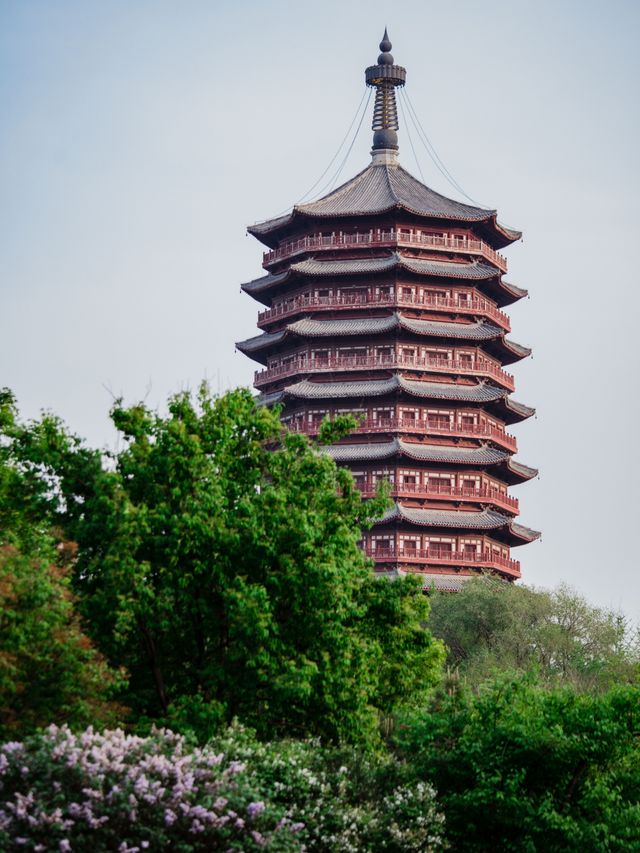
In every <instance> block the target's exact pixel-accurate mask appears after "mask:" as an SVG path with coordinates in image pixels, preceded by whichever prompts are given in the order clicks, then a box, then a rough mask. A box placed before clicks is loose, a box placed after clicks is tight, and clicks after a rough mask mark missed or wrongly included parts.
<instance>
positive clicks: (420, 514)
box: [378, 503, 540, 542]
mask: <svg viewBox="0 0 640 853" xmlns="http://www.w3.org/2000/svg"><path fill="white" fill-rule="evenodd" d="M395 520H398V521H408V522H410V523H411V524H418V525H420V526H424V527H436V528H439V527H453V528H456V527H457V528H464V529H466V530H499V529H501V528H502V529H506V530H508V531H509V532H510V533H511V534H512V536H513V537H514V538H515V539H519V540H520V541H521V542H533V540H534V539H538V537H539V536H540V533H539V531H537V530H532V529H531V528H530V527H525V526H524V525H522V524H516V522H514V521H513V519H512V518H511V517H510V516H508V515H503V514H502V513H501V512H496V510H493V509H483V510H481V511H479V512H467V511H465V510H440V509H420V508H418V507H408V506H403V505H402V504H400V503H396V504H394V506H393V507H392V508H391V509H390V510H388V511H387V512H386V513H385V514H384V515H383V516H382V518H381V519H380V521H379V522H378V523H380V524H383V523H384V522H387V521H395Z"/></svg>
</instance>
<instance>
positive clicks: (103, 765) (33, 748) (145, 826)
mask: <svg viewBox="0 0 640 853" xmlns="http://www.w3.org/2000/svg"><path fill="white" fill-rule="evenodd" d="M303 828H304V826H303V824H302V823H301V822H296V821H294V820H291V819H290V817H289V816H288V815H286V814H285V809H283V808H278V807H274V806H272V805H271V804H266V803H265V802H264V801H262V800H260V799H259V797H257V796H255V797H254V796H253V792H252V790H251V786H250V780H249V777H248V776H247V774H246V772H245V767H244V765H243V764H242V763H241V762H239V761H237V760H228V758H227V756H226V755H224V754H222V753H215V752H214V751H213V750H212V749H210V748H204V749H196V748H190V747H188V745H187V743H186V741H185V739H184V738H183V737H182V736H179V735H174V734H173V733H172V732H169V731H166V730H158V731H155V732H154V733H153V734H152V736H151V737H148V738H140V737H134V736H131V735H126V734H124V732H122V731H121V730H119V729H116V730H115V731H105V732H104V733H103V734H98V733H97V732H94V731H93V729H91V728H89V729H87V730H86V731H85V732H84V733H82V734H80V735H74V734H72V733H71V731H70V730H69V729H68V728H66V727H63V728H58V727H57V726H50V727H49V729H47V731H46V732H45V733H44V734H43V735H41V736H35V737H33V738H30V739H28V740H27V741H25V742H24V743H20V742H17V741H14V742H11V743H6V744H4V746H1V747H0V849H2V850H5V851H27V850H31V851H34V853H45V851H46V853H48V852H49V851H60V853H71V851H81V853H84V851H88V850H90V851H92V853H99V851H107V850H109V851H111V850H113V851H118V853H143V851H149V853H153V852H154V851H165V850H172V851H180V853H191V851H194V853H195V851H207V853H208V851H214V850H245V851H249V850H258V849H262V848H265V847H266V848H267V849H271V850H278V851H289V850H291V851H293V850H301V849H302V843H301V841H300V839H299V837H298V836H299V833H300V831H301V830H302V829H303Z"/></svg>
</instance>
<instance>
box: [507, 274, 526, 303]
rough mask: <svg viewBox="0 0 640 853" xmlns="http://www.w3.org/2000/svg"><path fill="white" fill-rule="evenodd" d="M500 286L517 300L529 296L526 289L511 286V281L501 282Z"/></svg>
mask: <svg viewBox="0 0 640 853" xmlns="http://www.w3.org/2000/svg"><path fill="white" fill-rule="evenodd" d="M500 284H501V285H502V287H504V288H505V290H508V291H509V292H510V293H512V294H513V296H515V297H516V299H523V298H524V297H525V296H528V295H529V291H528V290H525V288H524V287H518V286H517V285H516V284H511V282H510V281H505V280H504V279H502V280H501V282H500Z"/></svg>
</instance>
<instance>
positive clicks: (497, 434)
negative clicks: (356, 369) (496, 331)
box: [286, 418, 517, 453]
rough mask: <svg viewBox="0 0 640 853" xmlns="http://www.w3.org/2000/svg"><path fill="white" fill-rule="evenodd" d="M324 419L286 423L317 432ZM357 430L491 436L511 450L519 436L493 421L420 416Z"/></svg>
mask: <svg viewBox="0 0 640 853" xmlns="http://www.w3.org/2000/svg"><path fill="white" fill-rule="evenodd" d="M321 423H322V421H321V420H320V421H313V422H311V423H308V422H299V421H292V422H289V423H287V424H286V426H287V427H288V429H290V430H291V431H292V432H302V433H305V435H317V434H318V430H319V429H320V424H321ZM353 432H354V433H372V432H373V433H380V432H413V433H420V434H423V435H447V436H455V437H456V438H457V437H463V438H467V437H468V438H488V439H491V440H492V441H495V442H496V443H497V444H500V445H501V446H502V447H505V448H507V449H508V450H513V452H514V453H515V452H516V450H517V442H516V438H515V436H513V435H510V434H509V433H508V432H505V431H504V430H502V429H500V428H499V427H495V426H491V425H490V424H451V423H448V424H434V423H430V422H429V421H428V420H420V419H418V418H377V419H375V420H374V419H372V418H367V419H366V420H364V421H362V422H361V423H359V424H358V425H357V427H356V428H355V429H354V430H353Z"/></svg>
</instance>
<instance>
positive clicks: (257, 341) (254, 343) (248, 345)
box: [236, 329, 287, 353]
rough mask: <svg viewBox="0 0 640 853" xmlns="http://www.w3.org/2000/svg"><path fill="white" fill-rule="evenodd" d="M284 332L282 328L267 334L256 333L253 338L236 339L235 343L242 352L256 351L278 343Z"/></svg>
mask: <svg viewBox="0 0 640 853" xmlns="http://www.w3.org/2000/svg"><path fill="white" fill-rule="evenodd" d="M286 334H287V332H286V329H283V330H282V331H281V332H273V333H272V334H268V333H266V332H265V333H264V334H262V335H256V336H255V337H253V338H247V340H246V341H238V342H237V343H236V347H237V348H238V349H239V350H240V352H244V353H252V352H257V351H258V350H261V349H264V348H265V347H270V346H272V344H279V343H280V341H281V340H283V339H284V337H285V336H286Z"/></svg>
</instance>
